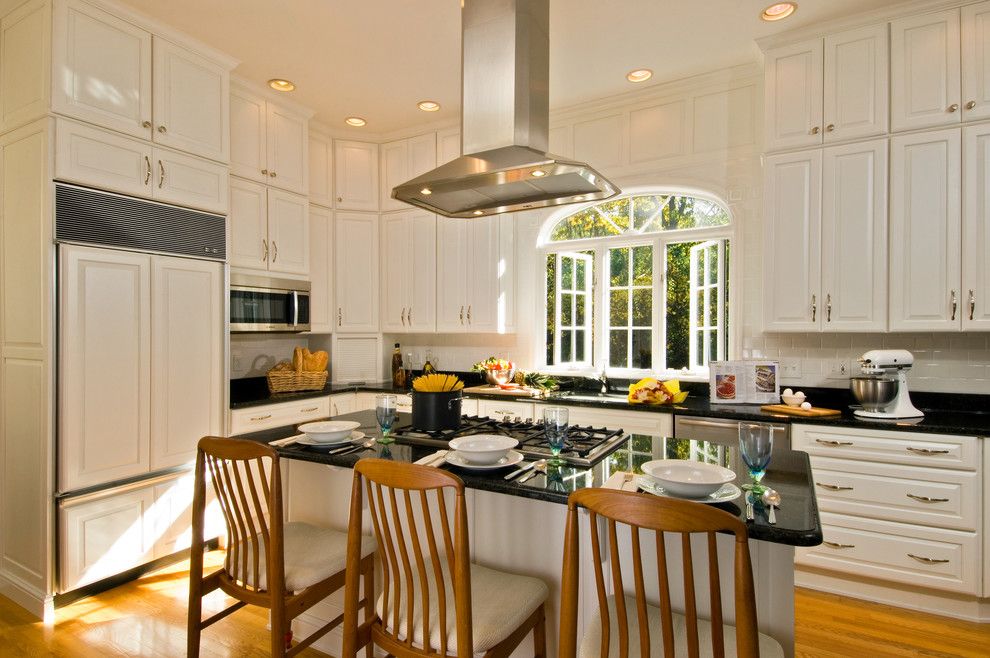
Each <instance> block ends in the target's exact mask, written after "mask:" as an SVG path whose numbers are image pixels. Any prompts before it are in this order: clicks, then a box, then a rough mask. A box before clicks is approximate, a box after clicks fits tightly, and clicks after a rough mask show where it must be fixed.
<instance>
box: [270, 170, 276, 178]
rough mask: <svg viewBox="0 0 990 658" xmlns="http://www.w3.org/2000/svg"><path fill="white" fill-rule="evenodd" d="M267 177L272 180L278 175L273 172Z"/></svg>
mask: <svg viewBox="0 0 990 658" xmlns="http://www.w3.org/2000/svg"><path fill="white" fill-rule="evenodd" d="M268 175H269V176H271V177H272V178H275V177H276V176H278V174H277V173H276V172H274V171H273V172H272V173H270V174H268Z"/></svg>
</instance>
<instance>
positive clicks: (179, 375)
mask: <svg viewBox="0 0 990 658" xmlns="http://www.w3.org/2000/svg"><path fill="white" fill-rule="evenodd" d="M151 269H152V283H151V299H152V307H151V326H152V350H151V395H152V407H151V468H152V469H153V470H157V469H161V468H169V467H172V466H180V465H182V464H186V463H190V462H192V461H193V460H194V459H195V458H196V444H197V442H198V441H199V439H200V438H201V437H204V436H219V433H220V432H222V431H223V427H222V415H221V414H222V410H223V409H222V408H223V401H222V396H221V392H222V391H223V385H224V382H223V307H224V306H223V273H222V272H223V266H222V265H220V264H219V263H210V262H206V261H197V260H191V259H188V258H168V257H164V256H156V257H154V258H153V259H152V264H151Z"/></svg>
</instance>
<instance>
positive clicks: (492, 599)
mask: <svg viewBox="0 0 990 658" xmlns="http://www.w3.org/2000/svg"><path fill="white" fill-rule="evenodd" d="M445 492H448V493H449V492H453V494H454V495H453V497H454V512H453V518H454V531H453V534H451V531H450V523H449V519H448V514H447V508H448V505H447V501H446V500H445V498H444V494H445ZM365 502H367V506H368V512H369V516H370V517H371V521H372V526H373V528H374V532H375V539H376V540H377V544H378V549H377V550H378V554H379V558H380V559H381V563H382V575H383V577H382V585H383V590H384V591H383V592H382V595H381V596H380V597H379V598H378V601H377V603H376V605H375V612H376V615H375V617H374V618H373V619H372V620H371V621H366V622H365V623H364V624H362V625H361V626H358V623H357V616H358V610H359V607H360V603H359V601H358V600H357V589H358V578H357V575H356V573H355V572H354V571H353V568H354V567H355V566H356V565H357V564H358V561H359V559H360V554H359V550H358V549H359V548H360V538H361V526H362V522H363V518H362V516H363V513H362V505H363V504H364V503H365ZM347 564H348V567H347V584H346V586H345V595H344V601H345V603H344V651H343V655H344V657H345V658H353V656H354V655H355V652H356V651H357V649H358V647H360V646H362V645H364V644H365V643H367V642H369V640H370V641H371V642H372V643H373V644H375V645H377V646H379V647H381V648H382V649H384V650H385V651H387V652H388V653H390V654H392V655H394V656H398V657H399V658H406V657H413V656H446V655H451V654H456V655H457V656H472V655H475V654H483V655H484V656H490V657H496V656H508V655H509V654H511V653H512V652H513V650H515V648H516V647H517V646H519V644H520V643H521V642H522V640H523V639H524V638H525V637H526V636H527V635H528V634H529V632H530V631H531V630H532V631H533V644H534V653H535V655H536V656H537V657H538V658H544V657H545V656H546V629H545V619H544V614H545V613H544V602H545V601H546V598H547V595H548V593H549V590H548V588H547V585H546V583H544V582H543V581H542V580H539V579H537V578H530V577H527V576H519V575H514V574H509V573H504V572H500V571H495V570H493V569H488V568H485V567H482V566H479V565H475V564H471V562H470V557H469V554H468V526H467V511H466V508H465V503H464V483H463V482H461V480H460V478H458V477H457V476H455V475H452V474H450V473H447V472H445V471H442V470H440V469H437V468H431V467H428V466H417V465H415V464H401V463H396V462H392V461H386V460H382V459H362V460H361V461H359V462H358V463H357V465H356V466H355V467H354V484H353V489H352V491H351V513H350V528H349V533H348V552H347ZM431 576H432V578H431ZM424 612H425V614H424Z"/></svg>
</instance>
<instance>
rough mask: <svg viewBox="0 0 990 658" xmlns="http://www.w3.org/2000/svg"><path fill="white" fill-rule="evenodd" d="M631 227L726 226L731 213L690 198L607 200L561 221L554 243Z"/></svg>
mask: <svg viewBox="0 0 990 658" xmlns="http://www.w3.org/2000/svg"><path fill="white" fill-rule="evenodd" d="M630 210H631V212H632V215H633V217H632V220H633V226H632V228H633V229H634V230H636V231H637V232H640V233H656V232H658V231H676V230H679V229H691V228H703V227H709V226H726V225H728V223H729V213H728V211H727V210H726V209H725V208H723V207H722V206H720V205H719V204H718V203H715V202H713V201H709V200H707V199H699V198H695V197H689V196H676V195H674V196H671V195H666V194H649V195H642V196H636V197H633V198H632V199H630V198H629V197H626V198H622V199H615V200H612V201H606V202H604V203H601V204H599V205H597V206H592V207H590V208H585V209H583V210H580V211H578V212H576V213H574V214H573V215H570V216H568V217H565V218H563V219H561V220H560V221H559V222H558V223H557V225H556V226H554V228H553V231H552V232H551V234H550V239H551V241H554V242H559V241H562V240H575V239H580V238H602V237H607V236H612V235H621V234H623V233H625V232H626V231H628V230H629V228H630V226H629V214H630Z"/></svg>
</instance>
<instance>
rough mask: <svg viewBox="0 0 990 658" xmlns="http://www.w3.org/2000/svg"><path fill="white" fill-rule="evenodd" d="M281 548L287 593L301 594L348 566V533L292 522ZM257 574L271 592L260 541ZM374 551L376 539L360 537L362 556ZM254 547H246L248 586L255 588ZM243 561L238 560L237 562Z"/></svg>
mask: <svg viewBox="0 0 990 658" xmlns="http://www.w3.org/2000/svg"><path fill="white" fill-rule="evenodd" d="M282 545H283V548H284V551H285V559H284V564H285V591H287V592H298V591H300V590H303V589H306V588H307V587H309V586H310V585H315V584H316V583H318V582H320V581H321V580H324V579H326V578H329V577H330V576H332V575H333V574H335V573H337V572H339V571H343V570H344V567H345V566H346V564H347V533H346V532H338V531H336V530H331V529H330V528H322V527H319V526H315V525H310V524H309V523H302V522H299V521H293V522H290V523H286V524H285V525H284V526H283V531H282ZM258 546H259V549H260V550H259V551H258V558H259V564H258V571H259V576H260V577H259V580H260V581H261V584H260V585H259V587H260V588H261V589H262V590H265V589H268V574H267V572H268V565H267V562H266V559H265V545H264V542H262V541H261V538H260V537H259V538H258ZM374 550H375V540H374V538H373V537H369V536H362V537H361V557H364V556H366V555H370V554H371V553H372V552H373V551H374ZM252 552H253V551H252V546H251V545H250V544H248V545H247V560H248V569H247V571H248V577H247V583H246V584H247V585H250V586H252V587H253V586H254V582H253V581H254V574H253V571H254V562H253V557H252ZM239 561H240V560H239V559H238V562H239ZM234 571H235V573H234V574H232V575H233V576H235V577H237V578H239V577H240V568H239V564H237V565H234Z"/></svg>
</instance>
